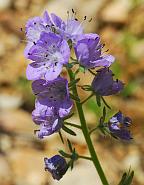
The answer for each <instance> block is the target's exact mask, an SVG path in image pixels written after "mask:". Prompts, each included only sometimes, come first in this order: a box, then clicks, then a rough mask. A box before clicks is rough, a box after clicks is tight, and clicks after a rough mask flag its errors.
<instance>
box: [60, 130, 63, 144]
mask: <svg viewBox="0 0 144 185" xmlns="http://www.w3.org/2000/svg"><path fill="white" fill-rule="evenodd" d="M59 136H60V139H61V142H62V143H63V144H64V139H63V136H62V133H61V131H59Z"/></svg>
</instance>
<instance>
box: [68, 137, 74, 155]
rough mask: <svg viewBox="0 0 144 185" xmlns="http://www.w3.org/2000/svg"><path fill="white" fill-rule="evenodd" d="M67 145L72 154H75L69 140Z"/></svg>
mask: <svg viewBox="0 0 144 185" xmlns="http://www.w3.org/2000/svg"><path fill="white" fill-rule="evenodd" d="M67 143H68V147H69V150H70V152H73V149H72V144H71V142H70V140H69V139H67Z"/></svg>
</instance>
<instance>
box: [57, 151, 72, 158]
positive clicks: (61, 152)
mask: <svg viewBox="0 0 144 185" xmlns="http://www.w3.org/2000/svg"><path fill="white" fill-rule="evenodd" d="M59 153H60V154H61V155H62V156H63V157H66V158H71V155H70V154H67V153H66V152H64V151H63V150H59Z"/></svg>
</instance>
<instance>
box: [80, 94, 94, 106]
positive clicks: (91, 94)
mask: <svg viewBox="0 0 144 185" xmlns="http://www.w3.org/2000/svg"><path fill="white" fill-rule="evenodd" d="M93 95H94V94H93V93H92V94H91V95H89V96H88V97H87V98H86V99H85V100H84V101H82V102H81V104H84V103H85V102H86V101H87V100H89V99H90V98H91V97H92V96H93Z"/></svg>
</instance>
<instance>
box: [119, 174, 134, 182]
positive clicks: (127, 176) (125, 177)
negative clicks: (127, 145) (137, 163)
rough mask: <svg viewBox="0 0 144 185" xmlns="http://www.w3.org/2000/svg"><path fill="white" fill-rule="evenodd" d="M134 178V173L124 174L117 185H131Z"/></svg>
mask: <svg viewBox="0 0 144 185" xmlns="http://www.w3.org/2000/svg"><path fill="white" fill-rule="evenodd" d="M133 177H134V171H132V172H128V173H126V172H125V173H124V174H123V176H122V178H121V180H120V182H119V184H118V185H131V184H132V180H133Z"/></svg>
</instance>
